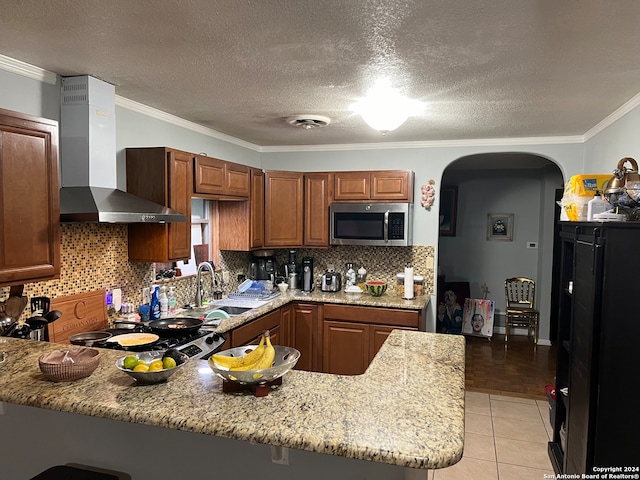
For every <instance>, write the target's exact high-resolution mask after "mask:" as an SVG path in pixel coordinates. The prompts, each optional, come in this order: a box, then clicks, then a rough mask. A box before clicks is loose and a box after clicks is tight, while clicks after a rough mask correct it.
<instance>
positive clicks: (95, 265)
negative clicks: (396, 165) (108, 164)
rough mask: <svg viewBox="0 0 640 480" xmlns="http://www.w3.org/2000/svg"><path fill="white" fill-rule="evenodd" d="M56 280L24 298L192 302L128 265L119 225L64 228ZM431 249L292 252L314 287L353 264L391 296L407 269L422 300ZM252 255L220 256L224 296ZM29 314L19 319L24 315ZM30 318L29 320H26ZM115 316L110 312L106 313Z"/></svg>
mask: <svg viewBox="0 0 640 480" xmlns="http://www.w3.org/2000/svg"><path fill="white" fill-rule="evenodd" d="M60 231H61V235H60V237H61V238H60V242H61V268H60V279H58V280H52V281H48V282H39V283H31V284H26V285H25V289H24V295H26V296H28V297H34V296H48V297H51V298H54V297H59V296H64V295H73V294H76V293H83V292H90V291H94V290H100V289H104V290H111V289H113V288H121V289H122V299H123V302H131V303H133V304H134V305H136V306H137V305H140V303H142V288H143V287H145V286H149V285H150V284H151V283H161V284H166V285H171V286H174V287H175V292H176V296H177V299H178V305H184V304H186V303H192V302H193V296H194V293H195V277H194V276H193V275H191V276H185V277H179V278H175V279H171V280H164V281H162V282H155V281H154V279H155V265H154V264H153V263H138V262H129V261H128V254H127V239H128V235H127V225H123V224H74V223H71V224H62V225H61V229H60ZM434 251H435V249H434V247H433V246H413V247H359V246H358V247H356V246H337V247H333V248H328V249H306V248H301V249H297V250H296V259H297V261H298V262H301V261H302V258H303V257H305V256H310V257H313V258H314V270H315V272H314V273H315V277H316V278H315V280H316V284H319V282H320V276H321V275H322V274H323V273H324V271H325V270H326V268H327V265H329V264H331V265H333V266H334V268H335V270H336V271H338V272H341V273H343V274H344V271H345V264H346V263H347V262H352V263H353V264H354V267H355V268H356V270H357V269H358V268H359V267H361V266H364V267H365V268H366V269H367V272H368V279H370V280H383V281H387V282H389V290H390V291H394V290H395V276H396V274H397V273H400V272H403V271H404V267H405V265H406V264H408V263H411V264H412V265H413V267H414V271H415V274H416V275H423V276H424V278H425V282H424V283H425V284H424V289H425V293H426V294H430V293H433V291H434V283H435V277H434ZM275 257H276V262H277V263H278V265H282V264H285V263H287V261H288V259H289V250H288V249H282V250H275ZM251 258H252V255H251V253H250V252H233V251H223V252H221V253H220V262H219V265H217V266H218V267H220V268H222V269H223V270H225V271H228V272H229V282H228V284H226V285H224V286H223V288H222V289H223V291H224V292H225V293H229V292H232V291H235V290H236V289H237V287H238V280H237V277H238V275H239V274H243V275H247V276H248V274H249V265H250V263H251ZM8 296H9V287H2V288H0V301H2V300H6V298H7V297H8ZM27 310H28V309H26V310H25V313H24V314H23V317H25V316H26V315H27V313H28V312H27ZM27 316H28V315H27ZM110 316H114V312H113V311H111V312H110Z"/></svg>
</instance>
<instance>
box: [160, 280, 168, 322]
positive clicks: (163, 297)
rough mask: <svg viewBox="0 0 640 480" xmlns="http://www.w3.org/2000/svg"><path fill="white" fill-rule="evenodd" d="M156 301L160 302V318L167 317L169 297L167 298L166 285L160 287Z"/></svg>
mask: <svg viewBox="0 0 640 480" xmlns="http://www.w3.org/2000/svg"><path fill="white" fill-rule="evenodd" d="M158 302H159V303H160V318H167V317H168V316H169V298H167V287H165V286H164V285H163V286H162V287H161V288H160V296H159V297H158Z"/></svg>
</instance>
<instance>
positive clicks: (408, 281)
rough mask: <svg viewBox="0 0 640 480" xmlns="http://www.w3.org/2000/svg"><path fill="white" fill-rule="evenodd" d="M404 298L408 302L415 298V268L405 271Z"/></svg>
mask: <svg viewBox="0 0 640 480" xmlns="http://www.w3.org/2000/svg"><path fill="white" fill-rule="evenodd" d="M404 298H406V299H407V300H411V299H412V298H413V267H406V268H405V269H404Z"/></svg>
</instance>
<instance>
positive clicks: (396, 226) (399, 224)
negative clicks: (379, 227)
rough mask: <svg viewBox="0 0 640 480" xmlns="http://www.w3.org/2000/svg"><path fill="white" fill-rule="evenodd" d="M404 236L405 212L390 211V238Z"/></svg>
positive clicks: (395, 238) (400, 238)
mask: <svg viewBox="0 0 640 480" xmlns="http://www.w3.org/2000/svg"><path fill="white" fill-rule="evenodd" d="M403 238H404V213H393V212H392V213H389V240H402V239H403Z"/></svg>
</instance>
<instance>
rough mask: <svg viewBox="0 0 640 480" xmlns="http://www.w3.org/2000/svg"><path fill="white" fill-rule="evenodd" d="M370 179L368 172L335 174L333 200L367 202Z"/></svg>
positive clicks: (369, 195) (369, 194)
mask: <svg viewBox="0 0 640 480" xmlns="http://www.w3.org/2000/svg"><path fill="white" fill-rule="evenodd" d="M370 197H371V178H370V174H369V172H336V174H335V200H336V201H338V202H344V201H349V200H369V198H370Z"/></svg>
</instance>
